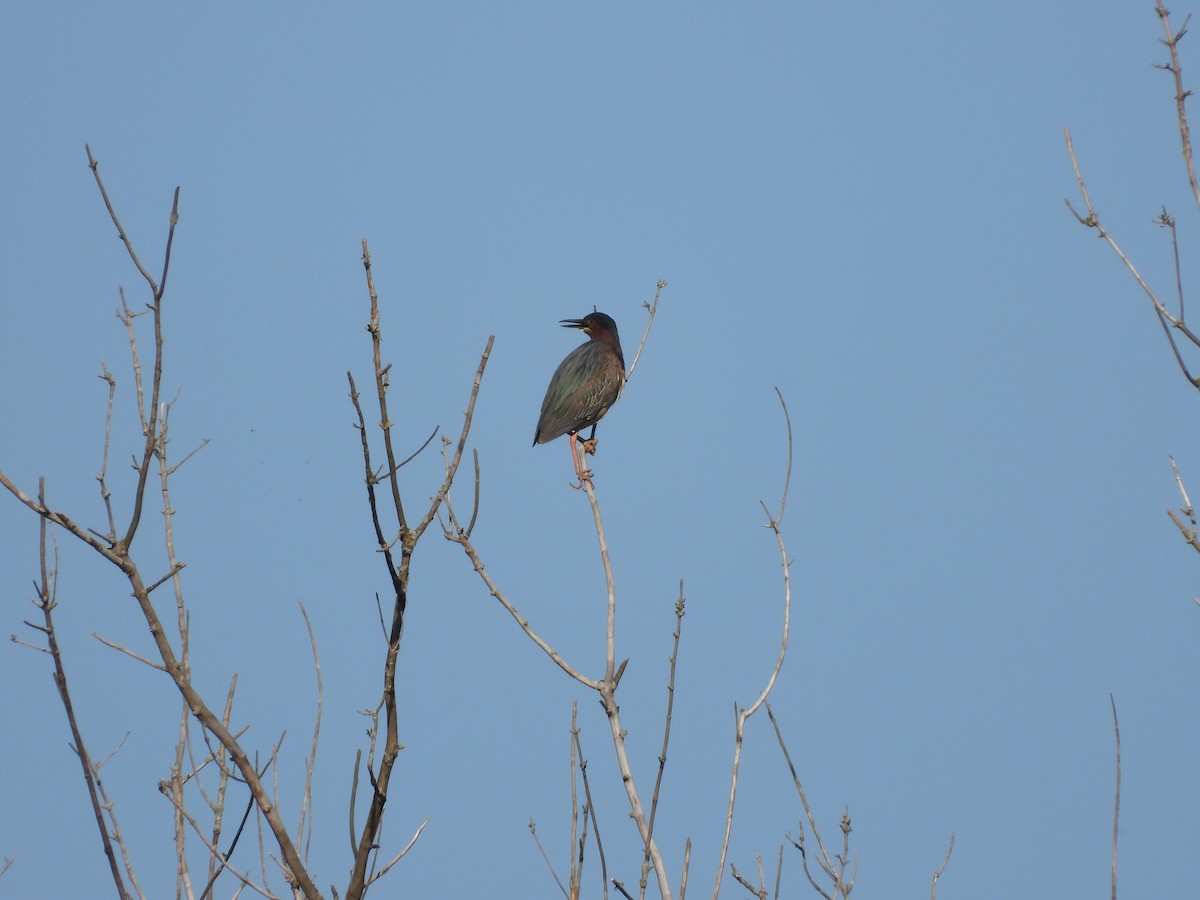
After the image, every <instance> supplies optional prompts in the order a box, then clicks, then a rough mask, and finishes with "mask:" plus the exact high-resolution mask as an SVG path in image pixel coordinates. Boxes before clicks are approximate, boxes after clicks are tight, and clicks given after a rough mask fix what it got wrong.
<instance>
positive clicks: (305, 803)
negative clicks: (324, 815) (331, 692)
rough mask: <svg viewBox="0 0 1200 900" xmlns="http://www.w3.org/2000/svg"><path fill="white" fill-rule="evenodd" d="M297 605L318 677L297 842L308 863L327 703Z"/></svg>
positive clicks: (314, 653) (310, 630) (313, 642)
mask: <svg viewBox="0 0 1200 900" xmlns="http://www.w3.org/2000/svg"><path fill="white" fill-rule="evenodd" d="M296 605H298V606H299V607H300V615H302V616H303V617H304V627H305V628H306V629H307V630H308V646H309V647H310V648H311V650H312V659H313V673H314V674H315V675H316V677H317V711H316V716H315V718H314V719H313V737H312V747H311V749H310V750H309V752H308V759H307V760H306V761H305V764H304V793H303V795H302V798H303V799H302V800H301V802H300V824H299V826H298V827H297V828H296V840H297V842H299V841H303V842H304V860H305V862H307V861H308V851H309V846H310V845H311V843H312V832H313V816H312V802H313V799H312V781H313V768H314V767H315V766H316V763H317V743H318V742H319V739H320V737H321V711H322V708H323V707H324V703H325V685H324V682H323V680H322V678H321V657H320V656H319V655H318V653H317V636H316V634H314V633H313V627H312V622H311V621H310V620H309V618H308V610H307V609H305V608H304V603H303V601H301V600H299V599H297V600H296ZM306 816H307V825H308V834H307V836H306V835H305V831H304V828H305V822H306Z"/></svg>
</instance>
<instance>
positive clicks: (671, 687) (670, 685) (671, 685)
mask: <svg viewBox="0 0 1200 900" xmlns="http://www.w3.org/2000/svg"><path fill="white" fill-rule="evenodd" d="M683 609H684V598H683V579H680V581H679V599H678V600H676V601H675V631H674V633H673V634H672V638H673V639H674V643H673V644H672V646H671V658H670V661H669V662H670V668H669V672H668V675H667V712H666V715H665V716H664V717H663V742H662V752H661V753H660V754H659V755H658V774H657V775H656V776H655V778H654V790H653V791H652V792H651V794H650V821H649V825H648V827H647V829H646V830H647V832H648V833H649V834H650V835H653V834H654V819H655V816H656V814H657V813H658V796H659V791H660V790H661V788H662V780H663V772H664V771H665V770H666V767H667V745H668V744H669V743H670V740H671V713H672V710H673V709H674V707H675V664H676V662H677V661H678V659H679V638H680V635H682V634H683ZM649 867H650V854H648V853H647V854H646V855H645V857H644V858H643V860H642V881H641V885H640V888H641V893H642V895H643V896H644V895H645V893H646V876H647V874H648V872H649Z"/></svg>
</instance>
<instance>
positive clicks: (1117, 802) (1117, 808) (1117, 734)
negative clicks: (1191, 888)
mask: <svg viewBox="0 0 1200 900" xmlns="http://www.w3.org/2000/svg"><path fill="white" fill-rule="evenodd" d="M1108 703H1109V705H1110V706H1111V707H1112V716H1113V740H1114V741H1115V743H1116V745H1117V778H1116V789H1115V791H1114V794H1115V796H1114V798H1113V829H1112V900H1117V825H1118V823H1119V822H1120V819H1121V726H1120V724H1119V723H1118V722H1117V701H1116V700H1114V699H1113V695H1112V694H1109V695H1108Z"/></svg>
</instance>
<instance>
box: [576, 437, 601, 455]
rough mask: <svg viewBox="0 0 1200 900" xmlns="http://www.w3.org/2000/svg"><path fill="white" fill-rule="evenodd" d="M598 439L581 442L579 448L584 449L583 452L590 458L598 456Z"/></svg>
mask: <svg viewBox="0 0 1200 900" xmlns="http://www.w3.org/2000/svg"><path fill="white" fill-rule="evenodd" d="M596 443H597V442H596V439H595V438H588V439H587V440H586V441H580V442H579V446H581V447H583V452H584V453H585V454H587V455H589V456H595V455H596Z"/></svg>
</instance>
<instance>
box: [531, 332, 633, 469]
mask: <svg viewBox="0 0 1200 900" xmlns="http://www.w3.org/2000/svg"><path fill="white" fill-rule="evenodd" d="M561 324H562V326H563V327H564V328H578V329H579V330H580V331H582V332H583V333H584V334H586V335H587V336H588V337H589V338H590V340H589V341H588V342H587V343H586V344H580V345H579V346H578V347H576V348H575V349H574V350H572V351H571V352H570V353H568V354H567V357H566V359H564V360H563V361H562V362H561V363H559V365H558V368H557V369H555V371H554V377H552V378H551V379H550V386H549V387H548V388H546V399H545V400H543V401H542V414H541V416H539V417H538V424H537V431H536V432H535V433H534V435H533V444H534V446H535V447H536V446H537V445H538V444H545V443H546V442H548V441H552V440H554V439H555V438H556V437H559V436H560V435H564V434H565V435H568V436H569V437H570V438H571V443H570V447H571V462H572V463H573V464H574V466H575V474H576V475H578V476H579V478H580V479H581V480H587V478H588V476H589V475H590V474H591V473H590V472H588V471H586V470H585V469H584V468H583V465H582V462H583V460H582V457H581V456H580V455H579V454H578V453H577V452H576V450H575V442H576V440H579V438H578V437H577V434H576V433H577V432H579V431H582V430H583V429H584V428H587V427H588V426H589V425H591V426H592V434H591V437H589V438H588V439H587V440H585V441H582V444H583V452H584V453H595V452H596V423H597V422H599V421H600V420H601V419H603V418H604V414H605V413H606V412H608V410H609V408H610V407H611V406H612V405H613V404H614V403H616V402H617V398H618V397H620V396H621V388H622V387H624V385H625V357H624V356H623V355H622V354H621V339H620V338H619V337H617V323H616V322H614V321H613V320H612V318H611V317H610V316H606V315H605V314H604V313H602V312H592V313H589V314H588V315H586V316H584V317H583V318H582V319H563V320H562V322H561Z"/></svg>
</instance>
